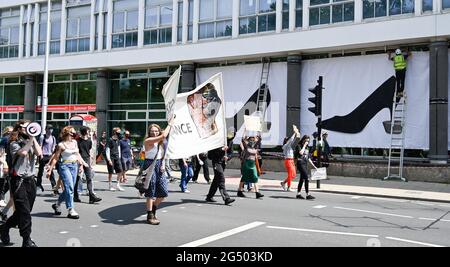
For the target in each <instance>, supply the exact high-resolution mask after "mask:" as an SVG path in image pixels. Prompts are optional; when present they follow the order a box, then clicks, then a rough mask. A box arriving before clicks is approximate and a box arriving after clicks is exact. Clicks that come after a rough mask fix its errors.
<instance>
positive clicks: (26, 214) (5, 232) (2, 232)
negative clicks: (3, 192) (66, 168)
mask: <svg viewBox="0 0 450 267" xmlns="http://www.w3.org/2000/svg"><path fill="white" fill-rule="evenodd" d="M29 123H30V122H29V121H27V120H20V121H18V122H17V124H16V125H15V126H14V131H13V133H12V134H11V136H10V139H9V148H10V151H9V152H10V153H11V157H12V165H11V168H12V176H11V184H10V190H11V192H12V193H13V199H14V204H15V208H16V210H15V211H14V214H13V215H12V216H11V217H10V218H9V219H8V220H7V221H6V223H5V224H3V225H1V226H0V239H1V241H2V242H3V244H4V245H8V244H9V243H10V238H9V229H11V228H12V227H15V226H17V225H18V226H19V230H20V236H22V238H23V243H22V247H37V246H36V244H35V243H34V242H33V241H32V240H31V210H32V209H33V204H34V200H35V198H36V182H35V180H34V173H35V172H34V168H35V159H36V156H38V157H40V156H41V155H42V150H41V147H40V146H39V144H38V142H37V141H36V139H35V138H34V137H32V136H30V135H28V134H27V131H26V127H27V126H28V124H29Z"/></svg>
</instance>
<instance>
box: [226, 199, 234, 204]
mask: <svg viewBox="0 0 450 267" xmlns="http://www.w3.org/2000/svg"><path fill="white" fill-rule="evenodd" d="M234 201H236V199H234V198H227V199H225V205H230V204H231V203H233V202H234Z"/></svg>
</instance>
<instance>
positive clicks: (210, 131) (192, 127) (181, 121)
mask: <svg viewBox="0 0 450 267" xmlns="http://www.w3.org/2000/svg"><path fill="white" fill-rule="evenodd" d="M175 75H176V74H175ZM174 88H175V87H174ZM167 95H173V94H171V93H170V92H167ZM167 101H168V102H170V100H169V99H168V100H167ZM173 112H174V114H175V119H174V122H173V126H172V129H171V131H170V135H169V142H168V147H167V156H168V158H170V159H181V158H187V157H190V156H193V155H197V154H200V153H204V152H207V151H209V150H213V149H215V148H219V147H223V146H225V145H226V125H225V113H224V97H223V85H222V74H221V73H218V74H216V75H214V76H213V77H210V78H209V79H208V80H206V81H205V82H204V83H202V84H200V85H199V86H198V87H197V88H195V89H194V90H192V91H190V92H187V93H182V94H178V95H177V96H176V101H175V104H174V108H173Z"/></svg>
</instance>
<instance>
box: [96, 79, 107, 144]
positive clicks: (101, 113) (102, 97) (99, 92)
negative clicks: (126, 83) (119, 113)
mask: <svg viewBox="0 0 450 267" xmlns="http://www.w3.org/2000/svg"><path fill="white" fill-rule="evenodd" d="M96 85H97V88H96V92H95V95H96V105H97V107H96V110H95V116H96V117H97V122H98V124H97V136H99V137H100V136H102V132H106V129H107V123H108V114H107V110H108V101H109V87H110V86H109V78H108V72H107V71H104V70H100V71H98V72H97V84H96Z"/></svg>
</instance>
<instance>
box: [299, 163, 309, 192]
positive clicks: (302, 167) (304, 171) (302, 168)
mask: <svg viewBox="0 0 450 267" xmlns="http://www.w3.org/2000/svg"><path fill="white" fill-rule="evenodd" d="M297 169H298V172H299V173H300V180H299V181H298V187H297V192H300V191H301V190H302V187H303V183H305V191H306V194H308V193H309V180H308V162H307V161H301V160H298V162H297Z"/></svg>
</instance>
